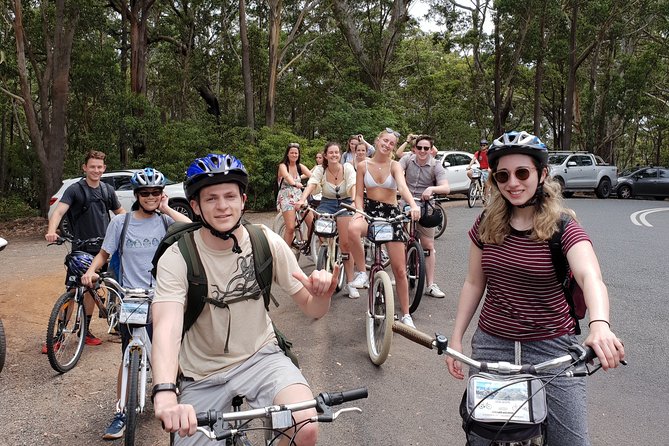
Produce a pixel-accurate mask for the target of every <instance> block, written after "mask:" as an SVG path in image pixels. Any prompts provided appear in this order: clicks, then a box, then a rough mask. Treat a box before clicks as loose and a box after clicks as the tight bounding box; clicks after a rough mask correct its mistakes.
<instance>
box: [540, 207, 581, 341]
mask: <svg viewBox="0 0 669 446" xmlns="http://www.w3.org/2000/svg"><path fill="white" fill-rule="evenodd" d="M570 221H571V217H570V216H568V215H566V214H563V215H562V217H560V222H559V223H558V230H557V231H556V232H555V233H554V234H553V236H552V237H551V239H550V240H549V241H548V244H549V247H550V250H551V261H552V262H553V268H554V269H555V277H557V280H558V282H559V283H560V285H561V286H562V291H563V293H564V297H565V299H566V300H567V304H568V305H569V315H570V316H571V318H572V319H573V320H574V324H575V325H574V331H575V333H576V334H577V335H580V334H581V326H580V324H579V323H578V317H577V316H576V310H575V306H574V297H573V296H572V294H571V290H570V289H569V274H568V270H569V263H568V261H567V257H566V256H565V255H564V253H563V252H562V235H563V234H564V231H565V230H566V228H567V225H568V224H569V222H570Z"/></svg>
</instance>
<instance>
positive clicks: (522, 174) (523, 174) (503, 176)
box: [492, 167, 536, 184]
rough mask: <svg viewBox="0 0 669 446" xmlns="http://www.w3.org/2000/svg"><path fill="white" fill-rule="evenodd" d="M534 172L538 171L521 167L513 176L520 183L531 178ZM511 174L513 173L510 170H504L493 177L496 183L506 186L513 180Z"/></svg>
mask: <svg viewBox="0 0 669 446" xmlns="http://www.w3.org/2000/svg"><path fill="white" fill-rule="evenodd" d="M533 170H536V169H534V168H531V169H530V168H529V167H519V168H517V169H516V170H515V171H513V176H515V177H516V178H517V179H518V180H519V181H525V180H526V179H528V178H529V177H530V173H532V171H533ZM511 174H512V173H511V172H509V171H508V170H506V169H502V170H498V171H497V172H495V173H493V174H492V176H493V178H495V181H497V183H498V184H504V183H506V182H507V181H509V180H510V179H511Z"/></svg>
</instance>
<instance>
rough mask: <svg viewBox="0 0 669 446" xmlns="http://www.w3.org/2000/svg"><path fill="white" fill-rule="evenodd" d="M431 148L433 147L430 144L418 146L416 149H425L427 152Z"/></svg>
mask: <svg viewBox="0 0 669 446" xmlns="http://www.w3.org/2000/svg"><path fill="white" fill-rule="evenodd" d="M431 149H432V147H430V146H416V150H425V151H426V152H427V151H429V150H431Z"/></svg>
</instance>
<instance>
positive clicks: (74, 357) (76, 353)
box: [46, 290, 88, 373]
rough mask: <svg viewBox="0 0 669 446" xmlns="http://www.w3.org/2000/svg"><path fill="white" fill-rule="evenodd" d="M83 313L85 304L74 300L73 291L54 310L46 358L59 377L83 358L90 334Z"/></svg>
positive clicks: (60, 299)
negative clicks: (88, 334)
mask: <svg viewBox="0 0 669 446" xmlns="http://www.w3.org/2000/svg"><path fill="white" fill-rule="evenodd" d="M84 313H85V312H84V305H83V302H77V301H76V300H75V291H74V290H70V291H68V292H66V293H64V294H63V295H61V296H60V297H59V298H58V300H56V303H55V304H54V306H53V309H52V310H51V315H50V316H49V325H48V327H47V332H46V354H47V357H48V358H49V364H51V367H52V368H53V369H54V370H55V371H57V372H58V373H65V372H67V371H69V370H72V369H73V368H74V366H76V365H77V362H79V358H81V353H82V352H83V351H84V346H85V341H86V333H87V331H88V330H87V327H86V316H85V314H84ZM61 315H62V317H61Z"/></svg>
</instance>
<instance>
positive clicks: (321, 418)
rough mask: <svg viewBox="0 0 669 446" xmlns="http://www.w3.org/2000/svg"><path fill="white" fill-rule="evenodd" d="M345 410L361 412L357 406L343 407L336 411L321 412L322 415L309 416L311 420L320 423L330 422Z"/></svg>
mask: <svg viewBox="0 0 669 446" xmlns="http://www.w3.org/2000/svg"><path fill="white" fill-rule="evenodd" d="M346 412H358V413H362V409H360V408H359V407H345V408H343V409H339V410H338V411H336V412H334V413H330V414H323V415H316V416H315V417H311V418H310V419H311V421H318V422H321V423H331V422H332V421H334V420H336V419H337V417H338V416H339V415H341V414H343V413H346Z"/></svg>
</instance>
